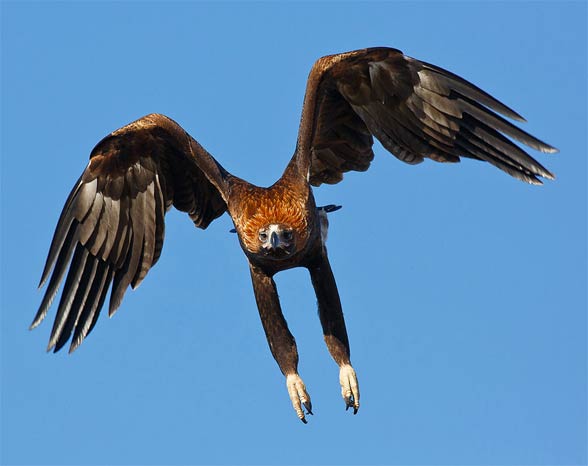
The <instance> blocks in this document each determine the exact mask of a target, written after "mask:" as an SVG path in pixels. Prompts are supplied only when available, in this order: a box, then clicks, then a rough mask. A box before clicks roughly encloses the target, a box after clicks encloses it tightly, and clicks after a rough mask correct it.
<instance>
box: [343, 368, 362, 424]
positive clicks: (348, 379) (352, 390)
mask: <svg viewBox="0 0 588 466" xmlns="http://www.w3.org/2000/svg"><path fill="white" fill-rule="evenodd" d="M339 383H340V384H341V395H342V396H343V400H344V401H345V411H348V410H349V408H353V414H357V411H358V410H359V384H358V383H357V375H356V374H355V370H354V369H353V367H351V365H350V364H344V365H342V366H341V368H340V371H339Z"/></svg>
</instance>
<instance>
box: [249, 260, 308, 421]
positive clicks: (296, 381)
mask: <svg viewBox="0 0 588 466" xmlns="http://www.w3.org/2000/svg"><path fill="white" fill-rule="evenodd" d="M249 270H250V271H251V279H252V282H253V291H254V293H255V300H256V301H257V309H258V310H259V316H260V317H261V323H262V324H263V330H264V331H265V336H266V338H267V342H268V344H269V347H270V351H271V352H272V355H273V357H274V359H275V360H276V362H277V363H278V366H280V370H281V371H282V374H284V375H285V376H286V387H287V389H288V395H289V396H290V400H291V401H292V406H293V407H294V410H295V411H296V414H297V416H298V418H299V419H300V420H301V421H302V422H304V423H305V424H306V422H307V421H306V418H305V414H304V410H303V409H302V407H304V408H306V411H307V414H312V404H311V401H310V396H309V395H308V392H307V391H306V386H305V385H304V382H303V381H302V379H301V378H300V376H299V375H298V350H297V348H296V341H295V340H294V337H293V336H292V334H291V333H290V330H289V329H288V324H287V322H286V319H285V318H284V314H283V313H282V308H281V306H280V298H279V297H278V292H277V290H276V283H275V282H274V279H273V278H272V277H271V276H269V275H267V274H266V273H265V272H263V270H261V269H260V268H259V267H256V266H255V265H253V264H251V263H250V264H249Z"/></svg>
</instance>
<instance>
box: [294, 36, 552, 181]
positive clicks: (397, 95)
mask: <svg viewBox="0 0 588 466" xmlns="http://www.w3.org/2000/svg"><path fill="white" fill-rule="evenodd" d="M495 112H498V113H501V114H502V115H504V116H506V117H509V118H512V119H514V120H518V121H525V120H524V119H523V118H522V117H521V116H520V115H518V114H517V113H516V112H514V111H513V110H511V109H510V108H508V107H507V106H505V105H504V104H502V103H500V102H499V101H497V100H496V99H494V98H493V97H492V96H490V95H488V94H487V93H486V92H484V91H482V90H481V89H479V88H478V87H476V86H474V85H473V84H471V83H469V82H467V81H465V80H464V79H462V78H460V77H459V76H456V75H455V74H453V73H450V72H449V71H446V70H444V69H442V68H439V67H437V66H434V65H430V64H428V63H424V62H421V61H419V60H415V59H414V58H410V57H407V56H405V55H403V54H402V52H400V51H399V50H395V49H390V48H371V49H364V50H358V51H354V52H349V53H343V54H339V55H331V56H327V57H323V58H321V59H319V60H318V61H317V62H316V63H315V64H314V66H313V68H312V70H311V72H310V75H309V78H308V84H307V88H306V96H305V99H304V108H303V111H302V118H301V123H300V131H299V135H298V144H297V150H296V154H295V156H294V157H295V158H296V159H297V162H298V166H299V167H301V168H302V169H303V170H304V171H305V173H308V176H309V181H310V183H311V184H312V185H314V186H319V185H320V184H321V183H329V184H334V183H338V182H339V181H341V180H342V179H343V173H344V172H347V171H350V170H356V171H364V170H367V169H368V167H369V165H370V162H371V160H372V159H373V157H374V154H373V152H372V143H373V139H372V135H373V136H375V137H376V138H377V139H378V140H379V141H380V142H381V143H382V145H383V146H384V147H385V148H386V149H387V150H388V151H390V152H391V153H392V154H394V155H395V156H396V157H397V158H399V159H400V160H402V161H404V162H407V163H410V164H416V163H420V162H422V161H423V159H424V158H430V159H433V160H435V161H438V162H458V161H459V158H460V157H461V156H463V157H469V158H472V159H478V160H484V161H486V162H489V163H491V164H492V165H495V166H496V167H498V168H500V169H501V170H504V171H505V172H507V173H508V174H509V175H512V176H514V177H515V178H518V179H520V180H523V181H526V182H528V183H533V184H541V181H540V180H539V179H538V178H537V177H544V178H549V179H553V174H551V173H550V172H549V171H548V170H546V169H545V168H544V167H543V166H541V164H540V163H539V162H537V161H536V160H534V159H533V158H532V157H531V156H530V155H529V154H527V153H526V152H525V151H524V150H523V149H521V148H520V147H519V146H518V145H516V144H514V143H513V142H512V141H511V140H510V139H509V138H513V139H515V140H517V141H519V142H521V143H523V144H525V145H527V146H529V147H531V148H533V149H536V150H538V151H541V152H557V149H555V148H553V147H551V146H550V145H548V144H545V143H544V142H542V141H540V140H538V139H537V138H535V137H533V136H531V135H530V134H528V133H526V132H524V131H522V130H521V129H519V128H517V127H516V126H514V125H513V124H511V123H510V122H508V121H507V120H505V119H504V118H502V117H501V116H499V115H497V113H495ZM506 136H508V137H506Z"/></svg>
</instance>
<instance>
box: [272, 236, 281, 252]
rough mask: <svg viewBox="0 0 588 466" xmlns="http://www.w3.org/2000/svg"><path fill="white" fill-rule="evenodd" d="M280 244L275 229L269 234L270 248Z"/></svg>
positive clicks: (275, 247)
mask: <svg viewBox="0 0 588 466" xmlns="http://www.w3.org/2000/svg"><path fill="white" fill-rule="evenodd" d="M279 245H280V238H279V237H278V234H277V233H276V232H275V231H272V233H271V235H270V246H271V248H272V249H274V250H275V249H278V246H279Z"/></svg>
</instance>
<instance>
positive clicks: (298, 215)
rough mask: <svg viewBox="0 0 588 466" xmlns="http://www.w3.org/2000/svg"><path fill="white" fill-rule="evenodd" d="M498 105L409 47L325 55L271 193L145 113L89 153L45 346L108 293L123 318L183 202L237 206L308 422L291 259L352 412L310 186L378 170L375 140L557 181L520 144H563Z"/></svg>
mask: <svg viewBox="0 0 588 466" xmlns="http://www.w3.org/2000/svg"><path fill="white" fill-rule="evenodd" d="M499 114H502V115H503V116H505V117H508V118H510V119H513V120H517V121H521V122H522V121H525V120H524V119H523V118H522V117H521V116H520V115H519V114H517V113H516V112H515V111H513V110H511V109H510V108H508V107H507V106H505V105H504V104H502V103H500V102H499V101H498V100H496V99H494V98H493V97H492V96H490V95H489V94H487V93H486V92H484V91H483V90H481V89H479V88H478V87H476V86H474V85H473V84H471V83H469V82H467V81H466V80H464V79H462V78H460V77H459V76H456V75H455V74H453V73H450V72H449V71H446V70H444V69H442V68H439V67H437V66H434V65H431V64H429V63H425V62H422V61H419V60H416V59H414V58H410V57H408V56H406V55H404V54H403V53H402V52H400V51H399V50H396V49H392V48H383V47H380V48H369V49H363V50H357V51H352V52H347V53H341V54H336V55H330V56H325V57H322V58H320V59H319V60H317V61H316V63H315V64H314V66H313V67H312V69H311V71H310V75H309V77H308V81H307V87H306V93H305V97H304V105H303V108H302V116H301V120H300V129H299V133H298V140H297V143H296V150H295V151H294V155H293V156H292V158H291V159H290V161H289V163H288V164H287V166H286V168H285V170H284V173H283V174H282V176H281V177H280V179H279V180H277V181H276V182H275V183H274V184H273V185H271V186H270V187H267V188H263V187H259V186H255V185H253V184H251V183H248V182H247V181H245V180H243V179H241V178H239V177H237V176H235V175H233V174H231V173H229V172H228V171H227V170H225V169H224V168H223V167H222V165H221V164H220V163H219V162H218V161H217V160H216V159H215V158H213V157H212V155H210V154H209V153H208V152H207V151H206V150H205V149H204V148H203V147H202V146H201V145H200V144H199V143H198V142H197V141H196V140H195V139H194V138H192V137H191V136H190V135H189V134H188V133H187V132H186V131H185V130H184V129H183V128H182V127H181V126H180V125H178V124H177V123H176V122H174V121H173V120H172V119H170V118H168V117H167V116H164V115H160V114H150V115H147V116H144V117H142V118H140V119H138V120H137V121H134V122H132V123H130V124H128V125H126V126H124V127H122V128H120V129H117V130H116V131H114V132H113V133H111V134H109V135H108V136H106V137H105V138H104V139H102V140H101V141H100V142H99V143H98V144H97V145H96V147H94V149H93V150H92V152H91V153H90V161H89V163H88V165H87V166H86V168H85V170H84V171H83V173H82V175H81V176H80V178H79V179H78V181H77V182H76V183H75V185H74V187H73V189H72V191H71V193H70V195H69V197H68V198H67V201H66V203H65V206H64V208H63V211H62V213H61V216H60V217H59V220H58V223H57V227H56V230H55V233H54V236H53V240H52V242H51V246H50V249H49V254H48V257H47V261H46V264H45V268H44V270H43V273H42V277H41V282H40V285H39V287H42V286H43V285H44V284H45V283H46V281H47V279H49V283H48V285H47V289H46V291H45V295H44V297H43V300H42V302H41V305H40V307H39V310H38V312H37V314H36V316H35V318H34V320H33V322H32V324H31V328H34V327H36V326H37V325H39V324H40V322H41V321H42V320H43V319H44V318H45V316H46V314H47V311H48V310H49V307H50V306H51V303H52V301H53V299H54V297H55V295H56V293H57V290H58V287H59V285H60V283H61V281H62V280H63V278H64V277H65V284H64V287H63V292H62V294H61V298H60V301H59V305H58V306H57V314H56V317H55V321H54V324H53V329H52V331H51V336H50V339H49V345H48V349H47V350H48V351H49V350H51V349H53V350H54V351H55V352H57V351H59V350H60V349H61V348H62V347H63V346H64V345H65V344H66V343H67V342H68V340H69V339H70V337H71V345H70V352H72V351H74V350H75V349H76V348H77V347H78V346H79V345H80V344H81V343H82V341H83V340H84V339H85V338H86V336H87V335H88V334H89V333H90V332H91V331H92V329H93V328H94V325H95V324H96V321H97V319H98V316H99V314H100V310H101V308H102V306H103V304H104V302H105V299H106V295H107V291H108V290H109V289H110V290H111V291H110V301H109V305H108V312H109V315H112V314H113V313H114V312H115V311H116V310H117V308H118V307H119V306H120V304H121V301H122V299H123V296H124V294H125V291H126V290H127V288H128V287H129V286H131V287H132V288H136V287H137V286H139V284H140V283H141V282H142V281H143V279H144V278H145V276H146V275H147V272H149V269H150V268H151V267H153V265H154V264H155V263H156V262H157V260H158V259H159V256H160V254H161V251H162V247H163V240H164V231H165V223H164V216H165V213H166V212H167V211H168V210H169V209H170V208H171V207H172V206H174V207H175V208H176V209H178V210H180V211H182V212H186V213H187V214H188V215H189V216H190V218H191V219H192V221H193V222H194V224H195V225H196V226H197V227H199V228H202V229H206V228H207V227H208V225H209V224H210V223H211V222H212V221H213V220H215V219H216V218H218V217H220V216H221V215H222V214H224V213H225V212H227V213H228V214H229V215H230V216H231V219H232V221H233V223H234V227H235V231H236V233H237V235H238V238H239V242H240V245H241V248H242V249H243V252H244V253H245V256H246V258H247V260H248V263H249V270H250V272H251V279H252V282H253V292H254V294H255V299H256V302H257V307H258V310H259V315H260V317H261V322H262V324H263V329H264V331H265V335H266V337H267V341H268V343H269V347H270V350H271V353H272V355H273V357H274V358H275V360H276V362H277V363H278V365H279V367H280V370H281V371H282V373H283V375H284V377H285V379H286V387H287V390H288V394H289V396H290V399H291V401H292V405H293V407H294V410H295V411H296V414H297V416H298V418H299V419H300V420H302V421H303V422H304V423H306V415H307V414H312V405H311V400H310V395H309V394H308V391H307V389H306V387H305V385H304V382H303V380H302V378H301V377H300V375H299V374H298V352H297V348H296V342H295V340H294V337H293V336H292V334H291V333H290V331H289V329H288V325H287V323H286V320H285V319H284V316H283V314H282V309H281V307H280V300H279V298H278V293H277V290H276V284H275V282H274V279H273V276H274V275H275V274H276V273H278V272H280V271H282V270H286V269H290V268H293V267H305V268H307V269H308V271H309V272H310V279H311V281H312V285H313V287H314V291H315V293H316V297H317V301H318V314H319V318H320V322H321V325H322V329H323V335H324V339H325V342H326V345H327V348H328V350H329V352H330V354H331V356H332V357H333V359H334V360H335V362H336V363H337V364H338V366H339V382H340V385H341V393H342V396H343V399H344V401H345V405H346V407H347V409H349V408H352V409H353V413H354V414H355V413H357V411H358V409H359V403H360V393H359V385H358V381H357V376H356V373H355V370H354V368H353V367H352V365H351V360H350V350H349V339H348V337H347V330H346V328H345V321H344V318H343V311H342V309H341V302H340V299H339V293H338V291H337V286H336V283H335V278H334V276H333V272H332V271H331V266H330V265H329V259H328V257H327V249H326V246H325V241H326V236H327V228H328V221H327V214H328V213H329V212H331V211H333V210H335V209H336V208H337V206H333V205H331V206H324V207H317V206H316V204H315V200H314V197H313V190H312V187H317V186H320V185H321V184H323V183H326V184H335V183H338V182H340V181H341V180H342V179H343V174H344V173H345V172H348V171H365V170H367V169H368V167H369V166H370V162H371V161H372V159H373V157H374V153H373V148H372V145H373V142H374V140H373V138H374V137H375V138H376V139H378V140H379V141H380V143H381V144H382V145H383V146H384V148H385V149H387V150H388V151H389V152H390V153H392V154H393V155H394V156H395V157H397V158H398V159H400V160H401V161H403V162H406V163H409V164H417V163H420V162H422V161H423V160H424V159H425V158H429V159H432V160H434V161H436V162H459V160H460V157H466V158H470V159H476V160H482V161H485V162H488V163H490V164H492V165H494V166H495V167H497V168H499V169H501V170H503V171H505V172H506V173H508V174H509V175H511V176H513V177H515V178H518V179H519V180H522V181H525V182H528V183H532V184H541V180H540V178H546V179H553V178H554V176H553V175H552V173H550V172H549V171H548V170H547V169H545V168H544V167H543V166H542V165H541V164H540V163H539V162H537V161H536V160H535V159H533V158H532V157H531V156H530V155H529V154H528V153H527V152H525V151H524V150H523V149H522V148H521V147H520V146H519V145H517V144H515V143H513V141H512V140H513V139H514V140H516V141H518V142H520V143H522V144H524V145H526V146H529V147H530V148H532V149H535V150H537V151H540V152H546V153H553V152H557V149H555V148H554V147H552V146H550V145H548V144H546V143H544V142H542V141H540V140H539V139H537V138H535V137H534V136H531V135H530V134H528V133H527V132H525V131H523V130H521V129H519V128H518V127H516V126H514V125H513V124H512V123H510V122H509V121H507V120H506V119H505V118H503V117H502V116H500V115H499ZM68 266H69V269H68ZM66 271H67V276H66ZM305 411H306V412H305Z"/></svg>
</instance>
